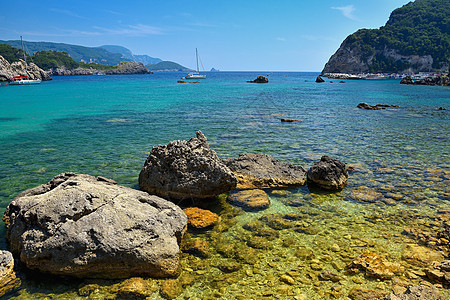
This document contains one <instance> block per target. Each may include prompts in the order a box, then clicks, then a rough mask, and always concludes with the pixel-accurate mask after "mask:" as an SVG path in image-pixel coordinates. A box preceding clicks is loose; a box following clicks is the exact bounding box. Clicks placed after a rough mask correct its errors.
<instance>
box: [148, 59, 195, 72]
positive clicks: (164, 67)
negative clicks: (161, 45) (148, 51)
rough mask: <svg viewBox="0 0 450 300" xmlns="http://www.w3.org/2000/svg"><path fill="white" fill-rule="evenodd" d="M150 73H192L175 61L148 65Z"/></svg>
mask: <svg viewBox="0 0 450 300" xmlns="http://www.w3.org/2000/svg"><path fill="white" fill-rule="evenodd" d="M146 67H147V69H149V70H150V71H192V70H191V69H188V68H186V67H183V66H182V65H180V64H177V63H175V62H173V61H162V62H160V63H157V64H150V65H146Z"/></svg>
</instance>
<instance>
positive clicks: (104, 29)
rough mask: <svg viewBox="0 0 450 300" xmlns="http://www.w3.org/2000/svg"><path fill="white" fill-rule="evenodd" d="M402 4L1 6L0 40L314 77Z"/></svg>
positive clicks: (159, 1) (383, 0)
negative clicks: (109, 49) (348, 41)
mask: <svg viewBox="0 0 450 300" xmlns="http://www.w3.org/2000/svg"><path fill="white" fill-rule="evenodd" d="M408 2H410V1H408V0H348V1H347V0H321V1H313V0H308V1H306V0H277V1H275V0H258V1H255V0H240V1H235V0H228V1H214V0H183V1H178V0H173V1H172V0H146V1H133V0H129V1H123V0H122V1H114V0H110V1H99V0H91V1H85V0H62V1H61V0H59V1H49V0H38V1H36V0H22V1H2V4H1V8H0V40H17V39H19V38H20V36H21V35H22V36H23V38H24V40H26V41H46V42H58V43H68V44H76V45H82V46H88V47H97V46H102V45H120V46H124V47H126V48H128V49H130V50H131V51H132V52H133V53H134V54H147V55H149V56H151V57H157V58H160V59H162V60H170V61H174V62H177V63H180V64H181V65H183V66H186V67H189V68H195V48H198V51H199V55H200V58H201V60H202V62H203V66H204V68H205V70H210V69H211V68H215V69H219V70H221V71H304V72H307V71H314V72H317V71H318V72H320V71H321V70H322V69H323V67H324V65H325V63H326V62H327V61H328V59H329V58H330V56H331V55H333V53H334V52H336V50H337V49H338V48H339V46H340V44H341V43H342V42H343V40H344V39H345V38H346V37H347V36H348V35H349V34H352V33H353V32H355V31H356V30H358V29H360V28H379V27H381V26H383V25H384V24H385V23H386V21H387V20H388V19H389V15H390V13H391V12H392V11H393V10H394V9H396V8H398V7H401V6H403V5H405V4H407V3H408Z"/></svg>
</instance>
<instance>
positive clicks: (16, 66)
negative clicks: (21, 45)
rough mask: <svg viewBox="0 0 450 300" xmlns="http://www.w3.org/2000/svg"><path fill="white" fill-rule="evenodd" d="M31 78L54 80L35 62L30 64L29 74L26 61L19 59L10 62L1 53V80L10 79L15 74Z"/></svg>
mask: <svg viewBox="0 0 450 300" xmlns="http://www.w3.org/2000/svg"><path fill="white" fill-rule="evenodd" d="M26 75H28V76H29V77H30V79H40V80H44V81H45V80H52V78H51V77H50V76H49V75H48V74H47V72H45V71H44V70H42V69H41V68H39V67H38V66H36V65H35V64H34V63H29V64H28V74H27V72H26V69H25V61H23V60H19V61H17V62H13V63H12V64H10V63H9V62H8V61H7V60H6V59H4V58H3V56H1V55H0V81H9V80H10V79H11V78H12V77H14V76H26Z"/></svg>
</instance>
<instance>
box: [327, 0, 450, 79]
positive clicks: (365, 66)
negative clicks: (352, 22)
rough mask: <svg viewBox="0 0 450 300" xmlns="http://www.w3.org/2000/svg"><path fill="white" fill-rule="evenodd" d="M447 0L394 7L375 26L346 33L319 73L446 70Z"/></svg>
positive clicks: (449, 54)
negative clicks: (377, 27)
mask: <svg viewBox="0 0 450 300" xmlns="http://www.w3.org/2000/svg"><path fill="white" fill-rule="evenodd" d="M449 63H450V1H449V0H416V1H414V2H410V3H408V4H406V5H405V6H403V7H401V8H398V9H396V10H394V11H393V12H392V14H391V16H390V18H389V20H388V22H387V23H386V25H385V26H382V27H381V28H379V29H360V30H358V31H357V32H355V33H353V34H351V35H350V36H348V37H347V38H346V39H345V40H344V42H343V43H342V44H341V46H340V48H339V49H338V50H337V51H336V53H335V54H334V55H333V56H332V57H331V58H330V60H329V61H328V63H327V64H326V65H325V68H324V70H323V71H322V73H339V72H342V73H361V72H372V73H378V72H384V73H387V72H389V73H395V72H405V73H414V72H420V71H424V72H429V71H437V70H448V68H449Z"/></svg>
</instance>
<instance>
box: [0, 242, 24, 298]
mask: <svg viewBox="0 0 450 300" xmlns="http://www.w3.org/2000/svg"><path fill="white" fill-rule="evenodd" d="M19 285H20V279H19V278H17V277H16V273H15V272H14V258H13V255H12V253H11V252H9V251H6V250H0V297H1V296H3V295H4V294H6V293H8V292H10V291H11V290H13V289H14V288H16V287H18V286H19Z"/></svg>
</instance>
